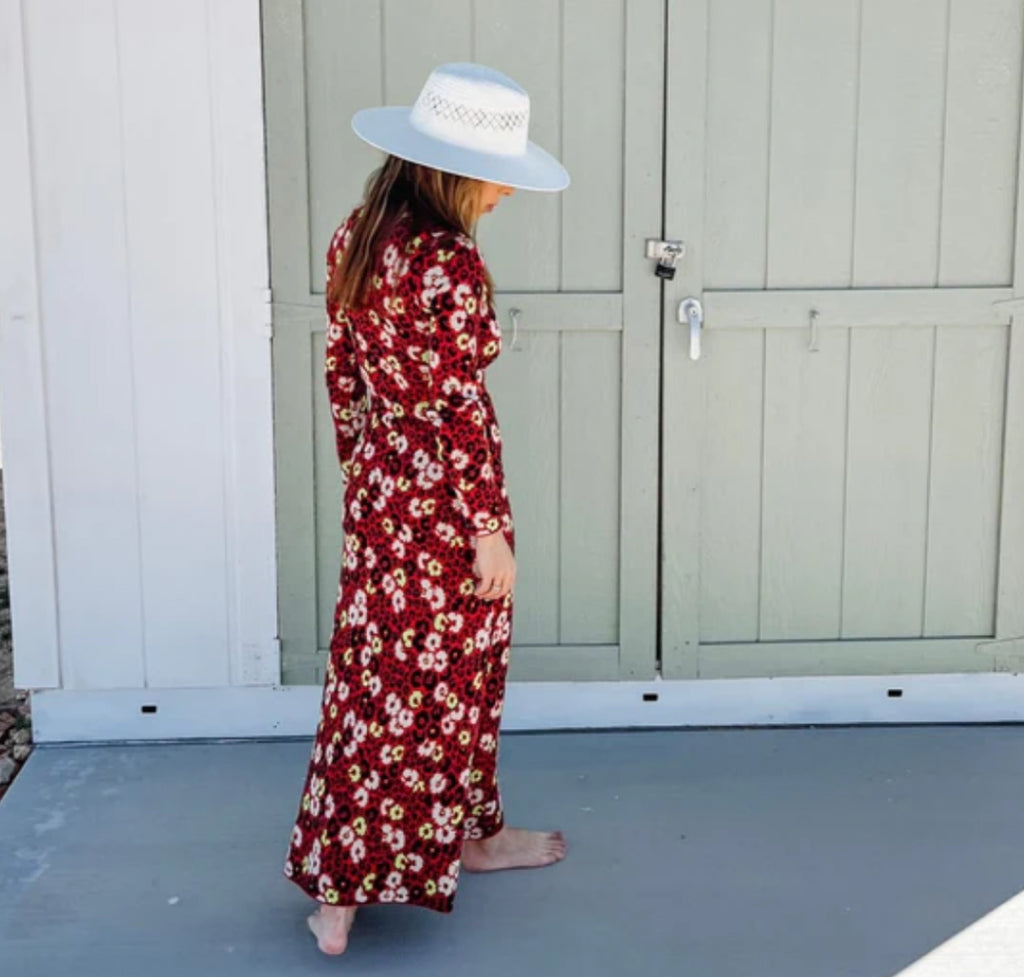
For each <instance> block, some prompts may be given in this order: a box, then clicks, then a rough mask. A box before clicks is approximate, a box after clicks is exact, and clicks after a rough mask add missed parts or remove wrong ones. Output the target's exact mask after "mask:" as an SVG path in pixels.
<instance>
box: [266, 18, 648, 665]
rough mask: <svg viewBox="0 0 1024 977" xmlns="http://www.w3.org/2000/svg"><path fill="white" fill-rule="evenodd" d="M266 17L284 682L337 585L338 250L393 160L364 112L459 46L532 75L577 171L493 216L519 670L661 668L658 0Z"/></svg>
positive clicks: (540, 133) (397, 100)
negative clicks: (359, 115)
mask: <svg viewBox="0 0 1024 977" xmlns="http://www.w3.org/2000/svg"><path fill="white" fill-rule="evenodd" d="M263 23H264V63H265V78H266V111H267V158H268V177H269V186H270V231H271V269H272V284H273V309H274V323H273V335H274V339H273V343H274V383H275V390H274V400H275V438H276V453H277V455H276V457H277V462H276V463H277V485H278V527H279V548H278V556H279V580H280V588H279V593H280V620H281V640H282V660H283V676H282V679H283V681H284V682H285V683H317V682H319V681H320V680H321V679H322V677H323V670H322V669H323V664H324V661H325V656H326V649H327V646H328V643H329V640H330V626H331V615H332V611H333V606H334V601H335V598H336V594H337V585H338V569H339V554H340V549H341V528H340V521H341V520H340V511H341V498H342V488H343V485H342V481H341V476H340V473H339V472H338V468H337V461H336V458H335V456H334V448H333V443H332V438H331V430H330V415H329V413H328V409H327V403H326V395H325V392H324V389H323V382H322V374H321V360H322V348H323V339H324V337H323V328H324V321H323V319H324V317H323V311H322V310H323V296H322V292H323V281H322V278H323V271H322V267H323V254H324V251H325V249H326V245H327V242H328V240H329V237H330V234H331V232H332V231H333V229H334V227H335V226H336V224H337V223H338V221H339V220H340V219H341V218H342V217H343V216H345V214H347V213H348V211H349V209H350V208H351V207H352V206H353V204H354V203H355V202H356V201H357V200H358V199H359V195H360V192H361V188H362V184H363V181H364V179H365V177H366V175H367V174H368V173H369V171H370V170H371V169H372V168H373V167H374V166H376V165H378V163H379V161H380V159H381V156H380V154H378V153H377V152H376V151H374V150H372V149H370V148H369V147H367V146H364V145H363V144H362V143H360V142H359V140H358V139H357V138H356V137H355V136H354V135H353V133H352V132H351V129H350V127H349V119H350V118H351V116H352V114H353V112H354V111H355V110H356V109H358V108H361V107H364V106H368V105H375V104H406V105H408V104H411V103H412V102H413V100H414V99H415V97H416V95H417V94H418V92H419V90H420V87H421V85H422V84H423V82H424V80H425V79H426V77H427V75H428V73H429V71H430V69H431V68H432V67H433V66H434V65H436V64H438V63H441V62H445V61H460V60H469V61H480V62H483V63H486V64H489V65H492V66H494V67H496V68H498V69H500V70H504V71H505V72H507V73H508V74H510V75H511V76H512V77H514V78H515V79H516V80H517V81H519V82H520V83H522V84H523V85H524V87H525V88H526V89H527V90H528V91H529V92H530V95H531V99H532V112H531V136H532V138H534V139H535V140H536V141H537V142H538V143H540V144H541V145H543V146H545V147H547V148H549V149H550V150H551V151H552V152H553V153H555V154H556V155H557V156H559V157H560V158H561V159H562V160H563V161H564V163H565V164H566V166H567V167H568V169H569V170H570V172H571V174H572V179H573V183H572V186H571V187H570V188H569V189H568V190H567V191H566V192H565V193H563V194H558V195H547V194H531V193H522V192H521V193H519V194H517V195H516V196H514V197H513V198H512V199H511V200H509V201H506V202H505V203H504V204H503V205H502V206H501V207H500V208H499V209H498V211H496V212H495V214H494V215H493V216H490V217H487V218H485V219H484V220H483V221H482V222H481V234H480V242H481V247H482V249H483V251H484V254H485V255H486V258H487V261H488V264H489V265H490V267H491V269H492V271H493V273H494V276H495V280H496V283H497V286H498V294H497V297H496V298H497V308H498V312H499V314H500V316H501V323H502V326H503V333H504V350H503V354H502V356H501V357H500V358H499V360H498V361H497V363H495V364H494V365H493V366H492V367H491V368H490V370H489V371H488V385H489V387H490V389H491V390H492V393H493V395H494V399H495V403H496V406H497V410H498V415H499V418H500V420H501V425H502V436H503V439H504V442H505V456H506V470H507V472H508V478H509V483H510V486H509V487H510V493H511V497H512V508H513V515H514V519H515V525H516V540H517V562H518V569H519V573H518V580H517V588H516V613H515V621H514V630H513V655H512V665H511V671H510V677H511V678H512V679H528V680H529V679H553V680H566V679H618V678H646V677H650V676H652V675H653V674H654V672H655V667H656V640H655V635H656V620H657V619H656V605H657V555H656V548H657V523H658V511H657V504H658V470H657V463H658V459H657V451H658V446H657V437H658V425H659V417H658V383H657V377H658V343H659V337H658V330H659V318H660V299H659V291H660V290H659V287H658V284H657V282H656V281H654V280H652V278H651V276H650V271H649V268H648V265H647V263H646V260H645V259H644V256H643V239H644V237H645V236H649V235H652V234H656V233H657V232H658V230H659V228H660V224H661V207H662V201H661V190H662V182H661V180H662V111H663V84H662V80H663V79H662V54H663V48H664V43H663V42H664V6H663V4H662V3H661V2H660V0H629V2H628V4H627V2H626V0H599V2H598V0H564V2H563V3H561V4H553V3H550V2H548V0H516V2H515V3H511V2H497V0H433V2H423V0H416V2H413V0H407V2H399V0H392V2H384V0H305V2H302V0H264V3H263ZM516 310H517V311H516ZM514 321H517V322H518V326H517V328H514V327H513V322H514Z"/></svg>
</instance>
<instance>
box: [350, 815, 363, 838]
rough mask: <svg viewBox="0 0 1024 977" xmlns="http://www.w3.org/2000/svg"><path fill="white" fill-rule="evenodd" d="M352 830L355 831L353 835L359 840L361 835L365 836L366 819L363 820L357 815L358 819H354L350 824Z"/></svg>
mask: <svg viewBox="0 0 1024 977" xmlns="http://www.w3.org/2000/svg"><path fill="white" fill-rule="evenodd" d="M352 830H353V831H355V833H356V834H357V835H359V837H360V838H361V837H362V836H363V835H365V834H366V818H364V817H363V816H362V815H359V817H357V818H356V819H355V821H353V822H352Z"/></svg>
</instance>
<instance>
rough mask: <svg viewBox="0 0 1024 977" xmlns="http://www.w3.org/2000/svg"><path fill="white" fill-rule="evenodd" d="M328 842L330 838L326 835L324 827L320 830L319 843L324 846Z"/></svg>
mask: <svg viewBox="0 0 1024 977" xmlns="http://www.w3.org/2000/svg"><path fill="white" fill-rule="evenodd" d="M330 843H331V839H330V838H328V837H327V829H326V828H324V830H323V831H321V832H320V844H322V845H323V846H324V848H326V847H327V846H328V845H329V844H330Z"/></svg>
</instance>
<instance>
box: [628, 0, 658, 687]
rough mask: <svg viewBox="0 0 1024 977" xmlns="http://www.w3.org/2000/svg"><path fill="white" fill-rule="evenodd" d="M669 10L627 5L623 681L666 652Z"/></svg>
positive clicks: (648, 0) (654, 3)
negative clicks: (661, 252)
mask: <svg viewBox="0 0 1024 977" xmlns="http://www.w3.org/2000/svg"><path fill="white" fill-rule="evenodd" d="M664 32H665V16H664V7H663V6H662V4H661V2H660V0H629V3H628V4H627V5H626V38H625V44H626V65H625V71H626V81H625V93H624V94H625V105H626V111H625V115H626V120H625V139H624V144H623V242H622V308H623V332H622V347H621V349H622V365H621V368H620V369H621V371H622V394H621V397H622V414H621V422H620V427H619V430H620V432H621V434H620V438H621V443H620V451H621V453H622V467H621V470H620V472H619V498H620V500H621V513H622V524H621V529H620V534H619V539H620V550H619V552H620V557H621V563H620V571H619V599H618V604H619V669H620V671H619V674H620V676H621V677H622V678H623V679H646V678H652V677H653V676H654V670H655V665H656V661H655V656H656V654H657V648H658V634H657V627H658V625H657V620H658V579H659V572H658V571H659V568H658V526H659V512H658V505H659V486H658V479H659V477H660V473H659V467H658V437H659V434H658V432H659V429H660V422H661V417H660V414H661V404H660V402H659V398H660V394H659V390H658V384H655V383H652V382H651V379H650V378H651V377H654V376H658V375H659V371H660V370H661V363H660V355H661V354H660V346H661V343H660V334H661V312H662V304H661V294H660V292H661V291H662V290H661V289H659V288H658V287H656V286H655V285H654V283H653V282H652V281H651V269H650V265H649V263H648V261H647V259H646V258H645V257H644V249H643V242H644V239H645V238H646V237H647V236H648V235H649V234H650V228H652V227H657V226H658V225H659V223H660V221H661V220H662V217H663V212H662V186H661V168H660V167H659V166H658V165H657V161H658V160H660V159H661V157H662V151H663V146H664V141H663V130H662V109H663V105H664V100H663V99H661V98H654V99H652V98H651V97H650V93H651V87H652V86H653V89H654V91H655V92H659V91H663V82H664V71H665V66H664V58H657V59H654V61H653V65H654V67H653V69H652V61H651V60H650V58H649V52H650V51H651V50H655V51H660V50H663V49H664V39H665V33H664Z"/></svg>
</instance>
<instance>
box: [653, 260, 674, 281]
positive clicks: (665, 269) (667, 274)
mask: <svg viewBox="0 0 1024 977" xmlns="http://www.w3.org/2000/svg"><path fill="white" fill-rule="evenodd" d="M654 274H655V275H657V276H658V277H659V278H664V279H665V280H666V281H672V279H673V278H675V277H676V269H675V265H663V264H661V263H658V264H656V265H655V266H654Z"/></svg>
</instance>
